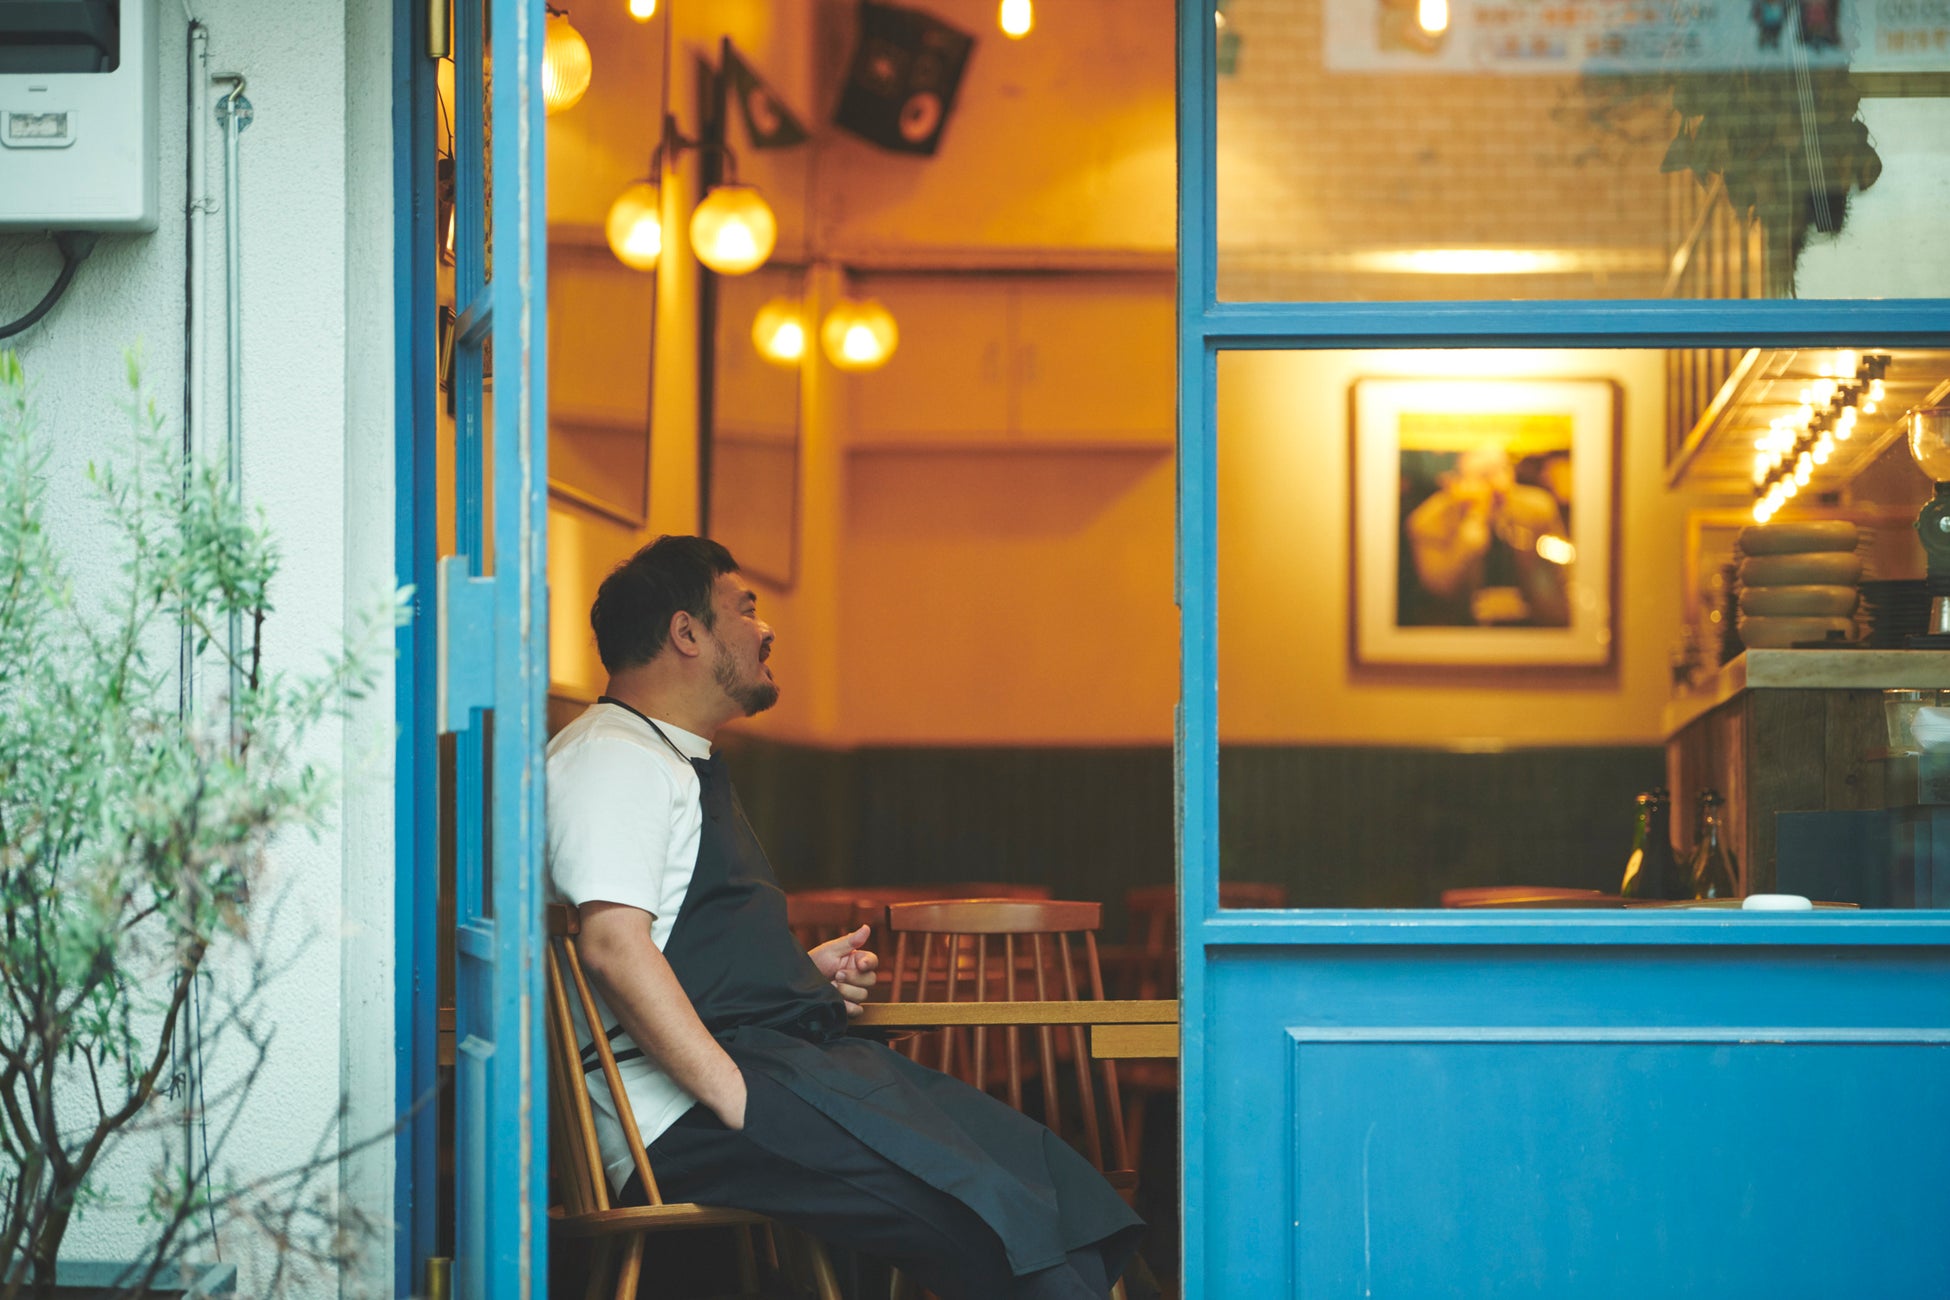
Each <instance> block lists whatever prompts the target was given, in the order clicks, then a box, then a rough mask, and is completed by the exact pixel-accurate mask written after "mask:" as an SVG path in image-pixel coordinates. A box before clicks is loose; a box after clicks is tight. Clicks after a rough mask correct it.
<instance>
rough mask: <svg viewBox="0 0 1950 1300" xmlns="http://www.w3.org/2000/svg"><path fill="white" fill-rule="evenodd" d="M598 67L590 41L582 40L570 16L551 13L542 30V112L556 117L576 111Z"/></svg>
mask: <svg viewBox="0 0 1950 1300" xmlns="http://www.w3.org/2000/svg"><path fill="white" fill-rule="evenodd" d="M595 66H596V65H595V63H594V61H593V60H591V59H590V57H589V42H588V41H585V40H583V39H582V33H581V32H579V31H577V30H576V29H575V24H573V23H571V22H570V21H569V16H568V15H567V14H563V13H551V14H549V15H548V25H547V26H546V27H544V28H543V31H542V109H543V111H544V112H546V113H548V114H549V115H550V116H553V115H555V114H557V113H560V112H562V111H563V110H565V109H570V108H574V107H575V106H576V102H577V101H578V100H580V99H581V98H582V96H583V93H584V92H585V91H587V90H588V89H589V77H590V75H591V74H592V73H593V72H594V71H595Z"/></svg>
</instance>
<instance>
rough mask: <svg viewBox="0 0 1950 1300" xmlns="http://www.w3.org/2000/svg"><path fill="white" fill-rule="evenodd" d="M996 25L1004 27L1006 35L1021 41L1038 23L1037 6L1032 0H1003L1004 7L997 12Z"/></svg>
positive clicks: (1003, 32)
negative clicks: (1031, 2) (1033, 4)
mask: <svg viewBox="0 0 1950 1300" xmlns="http://www.w3.org/2000/svg"><path fill="white" fill-rule="evenodd" d="M995 25H996V26H998V27H1000V28H1001V29H1002V34H1003V35H1004V36H1007V37H1008V38H1009V39H1010V40H1012V41H1019V40H1021V39H1022V38H1023V37H1025V36H1027V35H1029V29H1030V28H1031V27H1034V26H1035V25H1036V11H1035V8H1034V7H1033V6H1032V5H1031V4H1030V0H1002V7H1001V8H1000V9H998V10H997V11H996V14H995Z"/></svg>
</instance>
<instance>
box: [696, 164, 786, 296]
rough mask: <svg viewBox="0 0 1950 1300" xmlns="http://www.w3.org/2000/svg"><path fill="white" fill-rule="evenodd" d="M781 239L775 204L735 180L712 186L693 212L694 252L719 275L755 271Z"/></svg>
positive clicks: (763, 263) (742, 273) (698, 258)
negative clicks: (773, 207) (773, 212)
mask: <svg viewBox="0 0 1950 1300" xmlns="http://www.w3.org/2000/svg"><path fill="white" fill-rule="evenodd" d="M778 239H779V220H778V218H777V217H775V216H773V215H772V205H771V204H769V203H767V202H766V201H765V197H764V195H762V194H760V193H759V192H758V191H757V190H755V189H753V188H752V187H751V186H749V185H740V184H738V183H737V182H736V181H732V182H730V183H728V184H724V185H719V186H717V187H715V188H714V189H712V191H711V192H710V193H709V194H706V195H705V196H704V201H703V202H701V203H699V204H698V205H697V211H695V212H693V213H691V251H692V252H694V253H696V254H697V260H698V261H700V262H702V263H704V264H705V265H706V266H708V267H710V268H711V269H712V270H713V271H716V272H717V273H718V274H719V275H744V274H745V273H746V272H747V271H756V270H757V269H758V268H759V267H761V266H763V265H765V259H766V258H768V257H770V256H771V255H772V246H773V245H774V244H776V243H778Z"/></svg>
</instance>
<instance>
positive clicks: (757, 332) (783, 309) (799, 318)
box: [752, 298, 806, 366]
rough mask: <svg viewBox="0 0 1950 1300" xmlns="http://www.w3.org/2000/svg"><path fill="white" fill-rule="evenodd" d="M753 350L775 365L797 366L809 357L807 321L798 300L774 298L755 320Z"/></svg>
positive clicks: (753, 320) (753, 323) (753, 322)
mask: <svg viewBox="0 0 1950 1300" xmlns="http://www.w3.org/2000/svg"><path fill="white" fill-rule="evenodd" d="M752 346H753V347H755V348H757V349H758V355H760V356H761V357H764V358H765V359H766V360H767V361H770V362H771V363H772V364H774V365H779V366H796V365H798V364H799V361H800V359H801V358H803V357H804V356H805V355H806V319H805V313H804V311H803V310H802V309H801V308H800V305H799V300H798V299H797V298H774V299H772V301H770V302H768V303H766V304H765V305H764V306H763V307H760V308H759V309H758V315H756V316H754V317H753V318H752Z"/></svg>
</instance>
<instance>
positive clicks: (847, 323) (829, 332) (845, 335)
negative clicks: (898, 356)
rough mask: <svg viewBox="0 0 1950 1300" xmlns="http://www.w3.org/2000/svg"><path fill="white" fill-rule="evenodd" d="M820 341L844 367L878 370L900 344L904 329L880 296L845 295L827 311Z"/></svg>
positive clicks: (828, 358) (830, 354)
mask: <svg viewBox="0 0 1950 1300" xmlns="http://www.w3.org/2000/svg"><path fill="white" fill-rule="evenodd" d="M819 341H820V344H821V346H822V347H824V349H825V351H826V358H827V360H829V361H831V362H832V363H833V364H834V365H835V366H837V367H839V368H840V369H841V370H878V369H880V367H882V366H884V365H886V364H887V359H888V358H889V357H891V356H893V355H894V349H895V348H896V347H899V346H900V330H899V329H898V328H896V327H895V325H894V314H893V313H892V312H890V311H888V310H887V309H886V308H885V307H883V306H881V305H880V302H879V301H878V300H877V299H873V298H867V299H864V300H863V299H859V298H842V299H840V300H839V302H837V303H835V304H834V305H833V309H832V310H831V311H829V312H827V313H826V321H825V323H824V324H822V325H821V326H820V327H819Z"/></svg>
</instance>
